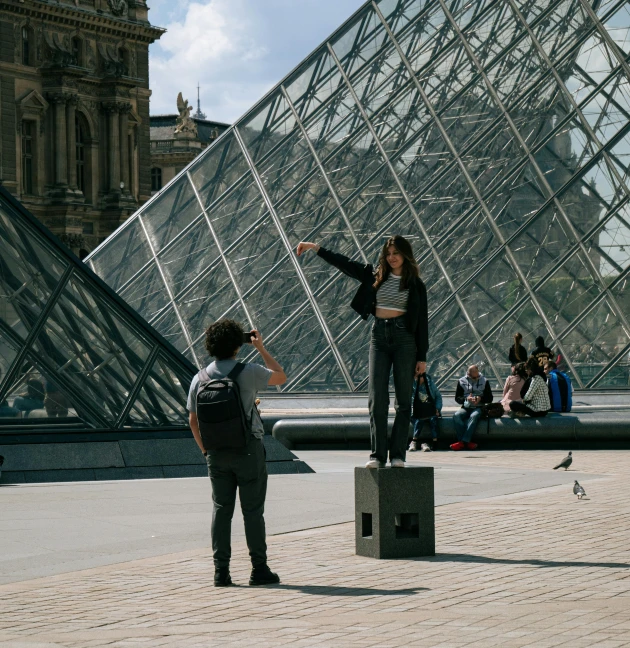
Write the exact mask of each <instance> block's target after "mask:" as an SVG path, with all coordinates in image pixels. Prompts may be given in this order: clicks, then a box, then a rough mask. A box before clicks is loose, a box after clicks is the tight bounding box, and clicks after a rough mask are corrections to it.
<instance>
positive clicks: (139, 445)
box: [118, 433, 206, 467]
mask: <svg viewBox="0 0 630 648" xmlns="http://www.w3.org/2000/svg"><path fill="white" fill-rule="evenodd" d="M118 444H119V445H120V451H121V455H122V458H123V460H124V464H123V465H125V466H127V467H132V466H180V465H201V466H205V465H206V462H205V461H204V458H203V455H202V454H201V452H199V448H198V447H197V444H196V443H195V440H194V439H193V437H192V433H191V435H190V438H187V439H147V440H146V441H144V440H142V441H119V442H118Z"/></svg>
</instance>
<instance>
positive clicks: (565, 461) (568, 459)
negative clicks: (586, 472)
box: [553, 452, 573, 470]
mask: <svg viewBox="0 0 630 648" xmlns="http://www.w3.org/2000/svg"><path fill="white" fill-rule="evenodd" d="M572 454H573V453H572V452H569V454H568V455H567V456H566V457H565V458H564V459H563V460H562V461H561V462H560V463H559V464H558V465H557V466H554V467H553V469H554V470H558V468H564V469H565V470H568V469H569V466H570V465H571V464H572V463H573V457H572V456H571V455H572Z"/></svg>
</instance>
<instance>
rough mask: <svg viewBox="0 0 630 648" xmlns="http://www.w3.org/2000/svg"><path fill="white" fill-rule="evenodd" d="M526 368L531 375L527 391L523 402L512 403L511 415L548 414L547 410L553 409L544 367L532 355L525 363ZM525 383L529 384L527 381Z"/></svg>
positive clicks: (535, 415)
mask: <svg viewBox="0 0 630 648" xmlns="http://www.w3.org/2000/svg"><path fill="white" fill-rule="evenodd" d="M525 369H526V370H527V374H528V375H529V376H530V380H528V383H529V386H528V388H527V392H526V393H525V395H524V396H523V402H522V403H519V402H518V401H512V402H511V403H510V410H511V411H510V413H509V416H511V417H512V418H519V417H522V416H533V417H542V416H547V412H548V411H549V410H550V409H551V403H550V402H549V389H548V388H547V383H546V382H545V378H544V375H545V374H544V372H543V368H542V367H541V366H540V365H539V364H538V359H537V358H535V357H534V356H532V357H531V358H529V360H528V361H527V362H526V363H525ZM525 384H526V385H527V383H525ZM521 393H522V392H521Z"/></svg>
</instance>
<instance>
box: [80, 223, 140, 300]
mask: <svg viewBox="0 0 630 648" xmlns="http://www.w3.org/2000/svg"><path fill="white" fill-rule="evenodd" d="M132 219H133V220H132V221H131V222H129V223H125V225H124V226H123V228H122V229H121V230H120V231H118V232H117V233H115V234H114V235H113V236H112V237H111V238H110V239H109V241H108V242H107V245H106V246H105V247H102V248H101V249H100V250H99V251H98V252H96V254H94V256H91V257H90V265H91V266H92V269H93V270H94V272H96V274H97V275H99V277H100V278H101V279H103V281H105V283H107V284H108V285H109V287H110V288H112V289H113V290H119V289H120V288H122V287H123V286H124V285H125V284H126V283H127V282H128V281H129V279H131V278H132V277H133V276H134V275H135V274H137V273H138V272H139V271H140V270H141V269H142V268H143V267H144V266H145V265H146V264H147V263H148V262H149V260H150V259H151V257H152V254H151V249H150V248H149V245H148V243H147V240H146V238H145V236H144V230H143V229H142V225H141V224H140V220H139V219H138V218H134V217H133V216H132Z"/></svg>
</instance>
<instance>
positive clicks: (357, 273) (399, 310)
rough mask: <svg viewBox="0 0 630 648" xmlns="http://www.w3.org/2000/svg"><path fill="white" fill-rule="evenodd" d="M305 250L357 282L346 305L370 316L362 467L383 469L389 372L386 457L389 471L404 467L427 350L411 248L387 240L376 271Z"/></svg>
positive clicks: (421, 289)
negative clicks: (368, 445)
mask: <svg viewBox="0 0 630 648" xmlns="http://www.w3.org/2000/svg"><path fill="white" fill-rule="evenodd" d="M307 250H315V251H316V252H317V255H318V256H320V257H321V258H322V259H323V260H324V261H326V262H327V263H330V264H331V265H333V266H335V268H338V269H339V270H341V271H342V272H343V273H344V274H346V275H348V276H349V277H352V278H353V279H356V280H357V281H360V282H361V285H360V286H359V289H358V290H357V292H356V294H355V296H354V298H353V299H352V303H351V304H350V305H351V306H352V308H353V309H354V310H355V311H356V312H357V313H359V315H361V317H362V318H363V319H367V318H368V316H369V315H370V314H372V315H374V318H375V319H374V324H373V326H372V334H371V338H370V373H369V387H368V391H369V400H368V406H369V410H370V437H371V442H372V454H371V455H370V460H369V461H368V462H367V464H366V466H367V467H368V468H384V467H385V464H386V462H387V450H388V448H387V415H388V410H389V376H390V373H391V371H392V368H393V371H394V389H395V392H396V402H395V408H396V418H395V420H394V427H393V429H392V437H391V443H390V446H389V459H390V462H391V465H392V468H404V466H405V453H406V450H407V441H408V437H409V421H410V417H411V395H412V394H411V392H412V385H413V379H414V375H415V376H417V375H419V374H421V373H425V371H426V359H427V357H426V354H427V350H428V348H429V317H428V310H427V291H426V288H425V286H424V283H423V282H422V280H421V279H420V277H419V271H418V264H417V262H416V260H415V258H414V256H413V250H412V248H411V245H410V244H409V242H408V241H407V240H406V239H405V238H403V237H402V236H392V237H391V238H390V239H388V240H387V242H386V243H385V245H384V246H383V250H382V252H381V256H380V258H379V260H378V265H377V267H376V270H374V268H373V266H372V265H371V264H369V263H368V264H364V263H359V262H357V261H351V260H350V259H348V257H345V256H343V255H342V254H337V253H336V252H331V251H330V250H327V249H325V248H323V247H320V246H319V245H318V244H317V243H308V242H306V241H302V242H301V243H300V244H299V245H298V247H297V255H298V256H301V255H302V254H303V253H304V252H306V251H307Z"/></svg>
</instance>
